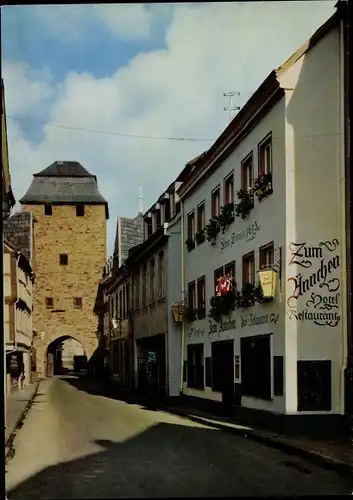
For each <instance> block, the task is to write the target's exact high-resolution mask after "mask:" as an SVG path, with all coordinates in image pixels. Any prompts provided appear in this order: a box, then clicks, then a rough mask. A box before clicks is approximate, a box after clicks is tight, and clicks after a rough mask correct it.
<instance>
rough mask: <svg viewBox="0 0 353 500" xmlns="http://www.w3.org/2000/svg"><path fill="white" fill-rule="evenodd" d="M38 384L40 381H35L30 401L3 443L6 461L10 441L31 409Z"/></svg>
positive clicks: (10, 444)
mask: <svg viewBox="0 0 353 500" xmlns="http://www.w3.org/2000/svg"><path fill="white" fill-rule="evenodd" d="M39 382H40V381H37V382H36V386H35V388H34V391H33V394H32V396H31V399H29V400H28V402H27V404H26V406H25V408H24V410H23V412H22V413H21V414H20V416H19V417H18V419H17V420H16V423H15V425H14V426H13V429H12V431H11V434H10V435H9V437H8V438H7V441H6V442H5V450H6V449H7V450H6V451H5V460H6V457H7V456H8V454H9V452H10V450H11V448H12V441H13V440H14V437H15V431H16V429H17V428H18V426H19V425H20V423H21V422H22V420H23V419H24V417H25V415H26V413H27V412H28V410H29V408H30V407H31V405H32V403H33V400H34V398H35V397H36V395H37V392H38V388H39Z"/></svg>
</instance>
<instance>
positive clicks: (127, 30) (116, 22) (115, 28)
mask: <svg viewBox="0 0 353 500" xmlns="http://www.w3.org/2000/svg"><path fill="white" fill-rule="evenodd" d="M94 10H95V14H96V16H97V17H98V19H100V20H102V21H103V22H104V23H105V24H106V26H107V27H108V29H109V30H110V31H111V32H112V33H113V34H114V35H117V36H119V37H120V38H124V39H126V40H133V39H138V38H142V39H143V38H148V37H149V35H150V30H151V24H152V20H153V16H152V11H151V10H149V9H148V8H147V6H146V5H143V4H125V5H119V6H117V5H111V4H110V5H103V4H101V5H95V6H94Z"/></svg>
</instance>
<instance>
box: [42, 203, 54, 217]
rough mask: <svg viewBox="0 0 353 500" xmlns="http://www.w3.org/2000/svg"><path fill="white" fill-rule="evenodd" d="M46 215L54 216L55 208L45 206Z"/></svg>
mask: <svg viewBox="0 0 353 500" xmlns="http://www.w3.org/2000/svg"><path fill="white" fill-rule="evenodd" d="M44 213H45V215H53V208H52V206H51V205H44Z"/></svg>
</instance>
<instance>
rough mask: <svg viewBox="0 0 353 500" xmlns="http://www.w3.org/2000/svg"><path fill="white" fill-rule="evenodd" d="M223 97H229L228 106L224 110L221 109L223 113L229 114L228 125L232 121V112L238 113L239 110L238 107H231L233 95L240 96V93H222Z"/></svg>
mask: <svg viewBox="0 0 353 500" xmlns="http://www.w3.org/2000/svg"><path fill="white" fill-rule="evenodd" d="M223 95H224V97H229V106H228V107H226V108H223V111H228V112H229V123H230V122H231V121H232V119H233V116H232V112H233V111H239V109H240V107H239V106H233V97H234V96H235V95H240V92H223Z"/></svg>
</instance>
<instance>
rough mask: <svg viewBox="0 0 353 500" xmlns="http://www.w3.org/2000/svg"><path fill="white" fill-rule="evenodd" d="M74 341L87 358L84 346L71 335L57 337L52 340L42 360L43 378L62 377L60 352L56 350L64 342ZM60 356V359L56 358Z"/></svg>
mask: <svg viewBox="0 0 353 500" xmlns="http://www.w3.org/2000/svg"><path fill="white" fill-rule="evenodd" d="M67 340H74V341H75V342H76V343H77V344H78V345H79V346H80V347H81V348H82V351H83V353H84V355H85V356H86V357H87V353H86V351H85V348H84V346H83V345H82V344H81V342H79V341H78V340H77V339H75V338H74V337H72V336H71V335H63V336H62V337H58V338H57V339H55V340H53V341H52V342H51V343H50V344H49V345H48V347H47V352H46V356H45V358H44V375H45V377H47V378H48V377H52V376H53V375H62V374H63V371H62V369H63V362H62V359H61V350H60V351H58V348H59V347H60V346H62V345H63V344H64V343H65V341H67ZM58 354H60V359H58V358H57V355H58Z"/></svg>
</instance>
